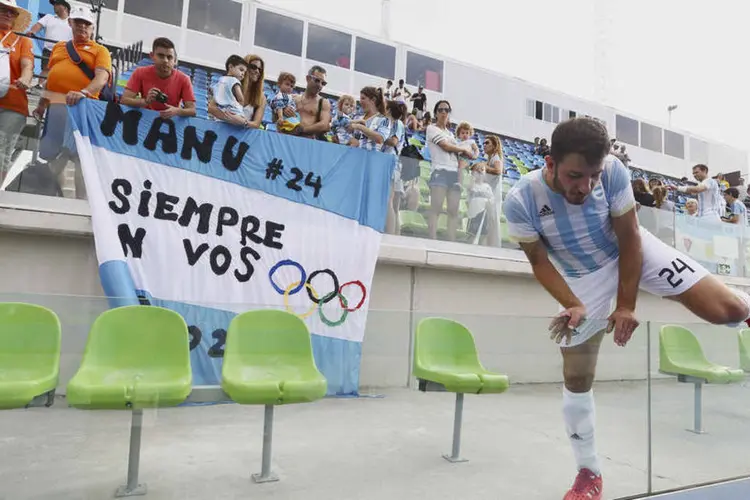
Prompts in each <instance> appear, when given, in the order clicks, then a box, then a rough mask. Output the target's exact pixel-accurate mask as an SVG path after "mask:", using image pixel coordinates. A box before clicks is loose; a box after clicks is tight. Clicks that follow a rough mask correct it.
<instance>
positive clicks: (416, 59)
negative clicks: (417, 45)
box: [406, 52, 443, 92]
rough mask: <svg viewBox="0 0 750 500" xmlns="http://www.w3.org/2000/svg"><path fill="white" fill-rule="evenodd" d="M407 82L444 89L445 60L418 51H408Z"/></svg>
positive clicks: (428, 87)
mask: <svg viewBox="0 0 750 500" xmlns="http://www.w3.org/2000/svg"><path fill="white" fill-rule="evenodd" d="M406 84H407V85H413V86H415V87H419V86H420V85H424V88H426V89H427V90H434V91H435V92H442V91H443V61H441V60H439V59H433V58H432V57H427V56H423V55H422V54H417V53H416V52H407V53H406Z"/></svg>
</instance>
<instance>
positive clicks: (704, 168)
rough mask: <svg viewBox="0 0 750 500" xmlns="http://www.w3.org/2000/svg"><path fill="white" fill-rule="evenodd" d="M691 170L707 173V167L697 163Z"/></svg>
mask: <svg viewBox="0 0 750 500" xmlns="http://www.w3.org/2000/svg"><path fill="white" fill-rule="evenodd" d="M693 168H697V169H698V170H700V171H701V172H708V167H707V166H705V165H704V164H702V163H699V164H697V165H693Z"/></svg>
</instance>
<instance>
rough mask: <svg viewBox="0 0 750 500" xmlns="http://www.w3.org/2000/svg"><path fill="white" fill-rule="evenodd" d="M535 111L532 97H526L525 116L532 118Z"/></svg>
mask: <svg viewBox="0 0 750 500" xmlns="http://www.w3.org/2000/svg"><path fill="white" fill-rule="evenodd" d="M535 112H536V103H535V101H534V100H533V99H526V116H530V117H532V118H534V113H535Z"/></svg>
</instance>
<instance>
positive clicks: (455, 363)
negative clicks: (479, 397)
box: [414, 318, 509, 394]
mask: <svg viewBox="0 0 750 500" xmlns="http://www.w3.org/2000/svg"><path fill="white" fill-rule="evenodd" d="M414 376H415V377H417V378H419V379H423V380H428V381H431V382H435V383H438V384H442V385H444V386H445V388H446V390H448V391H449V392H460V393H470V394H489V393H495V394H498V393H501V392H505V391H506V390H508V386H509V382H508V377H507V375H502V374H499V373H493V372H490V371H487V370H486V369H485V368H484V367H483V366H482V363H481V362H480V361H479V356H478V354H477V348H476V346H475V345H474V336H473V335H472V334H471V332H470V331H469V330H468V329H467V328H466V327H465V326H463V325H462V324H460V323H457V322H455V321H452V320H449V319H443V318H426V319H423V320H422V321H420V322H419V325H418V326H417V335H416V337H415V339H414Z"/></svg>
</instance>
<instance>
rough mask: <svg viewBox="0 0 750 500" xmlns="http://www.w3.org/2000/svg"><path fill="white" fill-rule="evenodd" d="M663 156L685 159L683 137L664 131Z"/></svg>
mask: <svg viewBox="0 0 750 500" xmlns="http://www.w3.org/2000/svg"><path fill="white" fill-rule="evenodd" d="M664 154H667V155H669V156H674V157H675V158H685V136H684V135H682V134H678V133H676V132H672V131H671V130H664Z"/></svg>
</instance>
